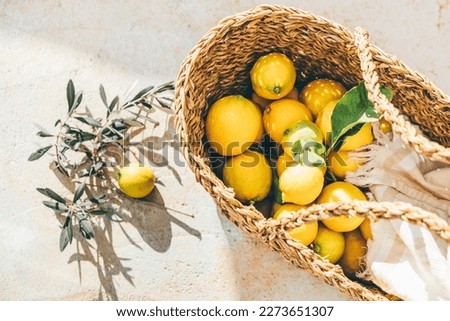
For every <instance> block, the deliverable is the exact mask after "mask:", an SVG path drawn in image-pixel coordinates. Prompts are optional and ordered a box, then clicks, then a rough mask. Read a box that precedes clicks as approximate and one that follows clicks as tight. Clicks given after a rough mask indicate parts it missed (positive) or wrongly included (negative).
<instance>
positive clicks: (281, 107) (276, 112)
mask: <svg viewBox="0 0 450 321" xmlns="http://www.w3.org/2000/svg"><path fill="white" fill-rule="evenodd" d="M299 120H312V115H311V112H310V111H309V110H308V108H306V107H305V105H303V104H302V103H301V102H299V101H297V100H294V99H289V98H284V99H280V100H276V101H274V102H273V103H271V104H270V105H269V106H267V107H266V109H264V113H263V122H264V129H265V130H266V132H267V133H268V134H269V135H270V137H271V138H272V139H273V140H274V141H276V142H277V143H281V139H282V137H283V133H284V131H285V130H286V129H287V128H288V127H289V126H290V125H292V124H294V123H296V122H298V121H299Z"/></svg>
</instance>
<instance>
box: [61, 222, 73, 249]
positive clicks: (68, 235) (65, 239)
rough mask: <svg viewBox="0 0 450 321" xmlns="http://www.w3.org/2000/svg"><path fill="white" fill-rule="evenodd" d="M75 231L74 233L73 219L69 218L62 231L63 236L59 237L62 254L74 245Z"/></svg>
mask: <svg viewBox="0 0 450 321" xmlns="http://www.w3.org/2000/svg"><path fill="white" fill-rule="evenodd" d="M72 239H73V231H72V219H71V218H70V216H67V218H66V221H65V223H64V225H63V227H62V229H61V234H60V236H59V250H60V251H61V252H62V251H64V249H65V248H66V247H67V245H69V243H72Z"/></svg>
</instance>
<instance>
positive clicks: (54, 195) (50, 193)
mask: <svg viewBox="0 0 450 321" xmlns="http://www.w3.org/2000/svg"><path fill="white" fill-rule="evenodd" d="M37 190H38V192H40V193H42V192H41V189H37ZM44 192H45V194H44V195H47V196H48V197H50V198H51V199H53V200H55V201H57V202H60V203H63V204H66V200H65V199H64V198H63V197H62V196H60V195H59V194H57V193H55V192H54V191H52V190H51V189H50V188H45V189H44Z"/></svg>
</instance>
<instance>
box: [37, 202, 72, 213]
mask: <svg viewBox="0 0 450 321" xmlns="http://www.w3.org/2000/svg"><path fill="white" fill-rule="evenodd" d="M42 204H44V205H45V206H47V207H49V208H51V209H53V210H55V211H58V212H65V211H67V210H68V208H67V206H66V205H65V204H63V203H60V202H50V201H43V202H42Z"/></svg>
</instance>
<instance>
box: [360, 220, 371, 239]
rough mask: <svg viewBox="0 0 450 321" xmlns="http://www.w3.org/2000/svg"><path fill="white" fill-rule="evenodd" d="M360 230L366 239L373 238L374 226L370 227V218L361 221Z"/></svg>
mask: <svg viewBox="0 0 450 321" xmlns="http://www.w3.org/2000/svg"><path fill="white" fill-rule="evenodd" d="M359 230H360V231H361V235H362V236H363V237H364V239H365V240H366V241H367V240H369V239H372V238H373V235H372V228H371V227H370V220H369V219H368V218H366V219H365V220H364V221H363V222H362V223H361V225H360V226H359Z"/></svg>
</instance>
